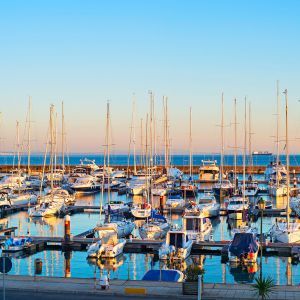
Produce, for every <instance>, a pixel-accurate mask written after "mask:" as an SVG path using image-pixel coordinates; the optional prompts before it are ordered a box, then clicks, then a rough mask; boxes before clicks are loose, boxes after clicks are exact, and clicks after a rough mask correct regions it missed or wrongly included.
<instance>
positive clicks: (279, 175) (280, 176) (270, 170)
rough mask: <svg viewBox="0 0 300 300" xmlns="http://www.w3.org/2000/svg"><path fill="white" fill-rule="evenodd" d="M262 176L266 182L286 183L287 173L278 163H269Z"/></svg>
mask: <svg viewBox="0 0 300 300" xmlns="http://www.w3.org/2000/svg"><path fill="white" fill-rule="evenodd" d="M264 176H265V180H266V181H268V182H270V181H271V182H283V181H286V176H287V171H286V168H285V166H284V165H283V164H282V163H281V162H280V161H278V162H270V163H269V164H268V165H267V167H266V170H265V172H264Z"/></svg>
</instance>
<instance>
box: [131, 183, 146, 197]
mask: <svg viewBox="0 0 300 300" xmlns="http://www.w3.org/2000/svg"><path fill="white" fill-rule="evenodd" d="M127 186H128V194H129V195H131V196H137V195H143V193H144V192H145V190H146V181H144V180H131V182H130V183H128V184H127Z"/></svg>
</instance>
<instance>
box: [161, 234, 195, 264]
mask: <svg viewBox="0 0 300 300" xmlns="http://www.w3.org/2000/svg"><path fill="white" fill-rule="evenodd" d="M192 246H193V240H190V239H189V237H188V234H187V232H186V231H183V230H170V231H169V232H168V233H167V237H166V242H165V243H164V244H162V246H161V247H160V248H159V250H158V256H159V259H161V260H170V261H183V260H185V259H186V258H188V257H189V256H190V254H191V250H192Z"/></svg>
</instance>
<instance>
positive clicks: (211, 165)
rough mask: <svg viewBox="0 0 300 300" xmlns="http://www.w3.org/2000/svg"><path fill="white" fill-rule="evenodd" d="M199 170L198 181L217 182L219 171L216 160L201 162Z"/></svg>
mask: <svg viewBox="0 0 300 300" xmlns="http://www.w3.org/2000/svg"><path fill="white" fill-rule="evenodd" d="M201 162H202V166H201V167H200V168H199V180H200V181H201V182H216V181H218V180H219V172H220V169H219V167H218V166H217V161H216V160H202V161H201Z"/></svg>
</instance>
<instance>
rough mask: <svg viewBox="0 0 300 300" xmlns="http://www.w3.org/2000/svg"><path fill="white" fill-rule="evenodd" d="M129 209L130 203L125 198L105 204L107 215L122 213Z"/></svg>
mask: <svg viewBox="0 0 300 300" xmlns="http://www.w3.org/2000/svg"><path fill="white" fill-rule="evenodd" d="M129 210H130V207H129V204H128V203H126V202H125V201H123V200H111V201H110V203H109V204H106V205H104V212H105V214H106V215H108V214H112V215H116V214H119V215H121V214H124V213H127V212H129Z"/></svg>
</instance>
